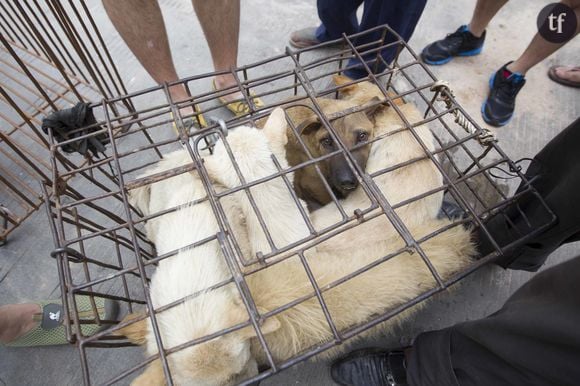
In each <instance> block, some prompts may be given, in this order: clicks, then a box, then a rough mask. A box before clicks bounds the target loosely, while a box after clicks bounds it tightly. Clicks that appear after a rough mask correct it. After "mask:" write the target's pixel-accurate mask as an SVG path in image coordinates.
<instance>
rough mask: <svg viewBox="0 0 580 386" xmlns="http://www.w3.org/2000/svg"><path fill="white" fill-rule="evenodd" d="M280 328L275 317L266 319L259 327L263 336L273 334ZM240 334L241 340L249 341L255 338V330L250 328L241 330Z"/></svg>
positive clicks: (278, 321)
mask: <svg viewBox="0 0 580 386" xmlns="http://www.w3.org/2000/svg"><path fill="white" fill-rule="evenodd" d="M281 326H282V325H281V323H280V320H278V318H277V317H275V316H270V317H269V318H268V319H266V321H265V322H264V324H262V325H261V326H260V330H261V331H262V334H263V335H268V334H271V333H273V332H274V331H277V330H279V329H280V327H281ZM240 333H241V336H242V339H250V338H253V337H255V336H257V333H256V330H255V329H254V327H252V326H248V327H245V328H243V329H241V330H240Z"/></svg>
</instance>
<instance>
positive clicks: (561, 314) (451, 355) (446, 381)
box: [407, 257, 580, 386]
mask: <svg viewBox="0 0 580 386" xmlns="http://www.w3.org/2000/svg"><path fill="white" fill-rule="evenodd" d="M407 380H408V382H409V385H411V386H427V385H429V386H456V385H460V386H556V385H558V386H560V385H570V386H577V385H580V257H576V258H574V259H572V260H570V261H568V262H565V263H562V264H560V265H558V266H556V267H553V268H550V269H548V270H546V271H544V272H541V273H539V274H538V275H536V276H535V277H533V278H532V279H531V280H530V281H529V282H528V283H526V284H525V285H524V286H523V287H521V288H520V289H519V290H518V291H516V292H515V293H514V294H513V295H512V296H511V297H510V298H509V299H508V301H507V302H506V303H505V305H504V306H503V307H502V308H501V309H500V310H499V311H498V312H496V313H495V314H493V315H490V316H488V317H487V318H485V319H480V320H475V321H471V322H465V323H460V324H457V325H455V326H453V327H450V328H446V329H444V330H439V331H433V332H426V333H423V334H421V335H419V336H418V337H417V339H416V340H415V343H414V344H413V352H412V356H411V358H410V361H409V366H408V369H407Z"/></svg>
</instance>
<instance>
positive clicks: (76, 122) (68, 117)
mask: <svg viewBox="0 0 580 386" xmlns="http://www.w3.org/2000/svg"><path fill="white" fill-rule="evenodd" d="M95 123H97V121H96V119H95V116H94V115H93V110H92V109H91V108H90V107H89V104H88V103H83V102H79V103H77V104H76V106H75V107H73V108H71V109H64V110H60V111H57V112H55V113H52V114H50V115H49V116H48V117H46V118H44V119H43V120H42V130H43V131H44V133H45V134H48V128H51V129H52V132H53V135H54V137H55V139H56V140H57V141H58V142H63V141H66V140H69V139H72V138H76V137H80V136H82V135H86V134H89V133H92V132H95V131H99V130H102V127H101V126H94V127H91V128H88V129H84V130H79V131H76V132H75V133H72V134H70V132H71V131H73V130H77V129H80V128H82V127H86V126H91V125H93V124H95ZM107 143H109V136H108V134H107V133H102V134H98V135H94V136H91V137H88V138H84V139H80V140H78V141H75V142H71V143H68V144H66V145H64V146H63V147H62V149H63V150H64V151H65V152H67V153H73V152H75V151H76V152H78V153H80V154H82V155H87V152H88V151H89V150H90V151H91V153H92V154H93V155H94V156H96V157H98V156H97V154H98V153H103V152H104V151H105V145H106V144H107Z"/></svg>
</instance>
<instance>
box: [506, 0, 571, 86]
mask: <svg viewBox="0 0 580 386" xmlns="http://www.w3.org/2000/svg"><path fill="white" fill-rule="evenodd" d="M561 3H563V4H566V5H568V6H569V7H570V8H572V9H573V10H574V13H575V14H576V18H577V19H579V20H580V0H569V1H561ZM579 31H580V24H578V26H577V28H576V34H578V32H579ZM572 39H573V38H571V39H570V40H572ZM570 40H568V41H570ZM566 43H567V42H565V43H560V44H557V43H551V42H549V41H547V40H546V39H544V38H543V37H542V36H541V35H540V34H536V35H535V36H534V38H533V39H532V41H531V42H530V44H529V45H528V47H527V48H526V50H525V51H524V53H523V54H522V55H521V56H520V57H519V58H517V59H516V60H515V61H513V62H512V63H510V64H509V65H508V66H507V69H508V70H510V71H511V72H518V73H520V74H524V75H525V74H526V72H528V71H529V70H530V69H531V68H532V67H534V66H535V65H536V64H538V63H540V62H541V61H542V60H544V59H546V58H547V57H548V56H550V55H552V54H553V53H554V52H556V51H557V50H558V49H560V48H561V47H562V46H564V45H565V44H566Z"/></svg>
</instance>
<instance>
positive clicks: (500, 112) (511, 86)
mask: <svg viewBox="0 0 580 386" xmlns="http://www.w3.org/2000/svg"><path fill="white" fill-rule="evenodd" d="M510 63H511V62H508V63H506V64H504V65H503V67H502V68H500V69H499V70H498V71H497V72H496V73H495V74H493V75H492V76H491V78H490V79H489V88H490V90H489V96H488V97H487V100H486V101H485V102H484V103H483V105H482V106H481V115H482V116H483V120H484V121H485V122H487V123H488V124H490V125H492V126H503V125H505V124H507V123H508V122H509V121H510V119H512V115H513V114H514V109H515V107H516V96H517V95H518V92H519V91H520V90H521V89H522V87H524V84H526V79H525V78H524V76H523V75H522V74H519V73H516V72H511V71H509V70H508V69H507V68H506V67H507V65H509V64H510Z"/></svg>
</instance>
